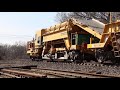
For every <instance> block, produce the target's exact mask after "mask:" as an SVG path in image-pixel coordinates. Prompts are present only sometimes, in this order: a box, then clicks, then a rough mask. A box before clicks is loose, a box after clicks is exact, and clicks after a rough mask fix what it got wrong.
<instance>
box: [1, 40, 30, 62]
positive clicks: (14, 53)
mask: <svg viewBox="0 0 120 90" xmlns="http://www.w3.org/2000/svg"><path fill="white" fill-rule="evenodd" d="M25 58H28V56H27V55H26V44H25V43H23V42H16V43H15V44H14V45H7V44H1V45H0V60H1V59H2V60H4V59H25Z"/></svg>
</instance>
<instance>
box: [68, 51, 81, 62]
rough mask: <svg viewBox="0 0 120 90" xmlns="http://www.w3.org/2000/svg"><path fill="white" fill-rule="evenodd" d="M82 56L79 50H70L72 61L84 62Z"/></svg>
mask: <svg viewBox="0 0 120 90" xmlns="http://www.w3.org/2000/svg"><path fill="white" fill-rule="evenodd" d="M81 57H82V55H80V53H79V52H77V51H71V52H69V59H70V60H71V61H72V62H82V60H81Z"/></svg>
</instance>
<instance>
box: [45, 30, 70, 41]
mask: <svg viewBox="0 0 120 90" xmlns="http://www.w3.org/2000/svg"><path fill="white" fill-rule="evenodd" d="M67 37H68V34H67V31H61V32H59V33H53V34H50V35H46V36H43V42H47V41H52V40H57V39H63V38H67Z"/></svg>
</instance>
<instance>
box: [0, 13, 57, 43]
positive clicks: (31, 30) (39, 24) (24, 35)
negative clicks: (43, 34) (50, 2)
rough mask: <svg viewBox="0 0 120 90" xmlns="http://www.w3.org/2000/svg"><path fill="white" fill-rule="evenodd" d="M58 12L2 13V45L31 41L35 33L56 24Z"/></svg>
mask: <svg viewBox="0 0 120 90" xmlns="http://www.w3.org/2000/svg"><path fill="white" fill-rule="evenodd" d="M55 16H56V12H0V43H3V44H6V43H7V44H14V43H15V42H18V41H22V42H26V41H28V40H31V39H32V38H33V37H34V35H35V32H36V31H37V30H40V29H42V28H48V27H50V26H52V25H54V24H56V23H57V22H55Z"/></svg>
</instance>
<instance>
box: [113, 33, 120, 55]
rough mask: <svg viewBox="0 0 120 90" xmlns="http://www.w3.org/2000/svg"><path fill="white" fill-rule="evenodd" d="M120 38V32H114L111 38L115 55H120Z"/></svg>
mask: <svg viewBox="0 0 120 90" xmlns="http://www.w3.org/2000/svg"><path fill="white" fill-rule="evenodd" d="M118 38H119V40H120V32H114V33H112V37H111V39H112V46H113V52H114V56H115V57H120V46H119V44H120V43H118V41H117V40H118Z"/></svg>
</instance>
